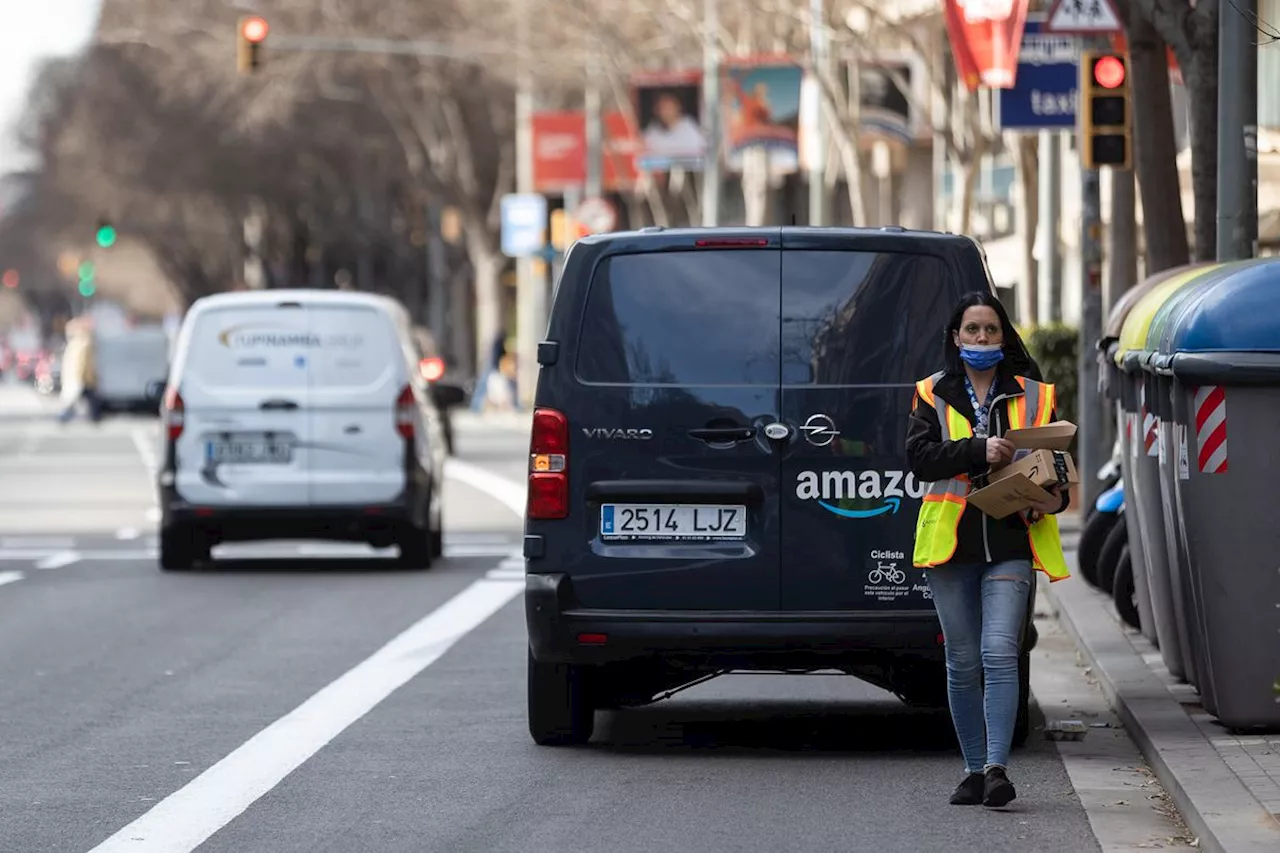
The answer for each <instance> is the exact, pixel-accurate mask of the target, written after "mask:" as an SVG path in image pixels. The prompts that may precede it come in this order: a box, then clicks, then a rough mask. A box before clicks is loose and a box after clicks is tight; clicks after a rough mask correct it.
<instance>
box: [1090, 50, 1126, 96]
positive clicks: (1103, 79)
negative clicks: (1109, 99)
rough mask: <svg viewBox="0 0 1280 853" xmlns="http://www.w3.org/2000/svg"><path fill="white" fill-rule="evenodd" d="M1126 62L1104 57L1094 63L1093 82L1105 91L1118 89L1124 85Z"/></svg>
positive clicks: (1117, 58)
mask: <svg viewBox="0 0 1280 853" xmlns="http://www.w3.org/2000/svg"><path fill="white" fill-rule="evenodd" d="M1124 78H1125V68H1124V61H1123V60H1122V59H1120V58H1119V57H1116V56H1103V57H1100V58H1099V59H1098V60H1097V61H1096V62H1094V63H1093V82H1095V83H1097V84H1098V85H1099V86H1101V87H1102V88H1104V89H1118V88H1120V87H1121V86H1123V85H1124Z"/></svg>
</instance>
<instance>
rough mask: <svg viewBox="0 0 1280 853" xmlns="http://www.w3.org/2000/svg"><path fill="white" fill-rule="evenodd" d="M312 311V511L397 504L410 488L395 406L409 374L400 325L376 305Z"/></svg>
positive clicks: (313, 308)
mask: <svg viewBox="0 0 1280 853" xmlns="http://www.w3.org/2000/svg"><path fill="white" fill-rule="evenodd" d="M307 310H308V312H309V318H310V323H311V332H312V334H314V335H315V336H316V337H317V338H318V339H319V341H320V347H319V348H318V349H316V350H315V351H314V352H313V353H312V362H311V369H310V371H309V373H308V376H309V377H310V381H311V386H310V395H309V397H308V399H309V402H310V409H309V412H310V427H309V435H310V437H311V438H310V445H309V451H310V454H309V457H308V458H309V459H310V462H311V498H310V500H311V503H312V504H313V505H317V504H318V505H351V506H368V505H371V504H380V503H387V502H389V501H392V500H394V499H395V498H397V497H398V496H399V495H400V494H401V492H402V491H403V490H404V487H405V440H404V438H403V437H401V435H400V434H399V433H398V432H397V431H396V424H395V405H396V398H397V397H398V396H399V394H400V391H401V390H402V389H403V388H404V385H405V383H406V378H405V374H406V371H407V368H406V367H405V356H404V353H403V351H402V350H401V348H400V344H399V340H398V338H397V336H396V329H395V324H394V322H393V320H392V318H391V317H390V316H389V315H388V314H387V313H386V312H385V311H384V310H382V309H381V308H379V307H377V306H375V305H368V304H361V303H355V302H352V303H342V302H332V303H324V302H320V303H313V304H311V305H310V306H308V309H307Z"/></svg>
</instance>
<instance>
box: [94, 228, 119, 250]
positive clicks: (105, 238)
mask: <svg viewBox="0 0 1280 853" xmlns="http://www.w3.org/2000/svg"><path fill="white" fill-rule="evenodd" d="M115 244H116V229H114V228H112V227H111V226H110V225H103V226H101V227H100V228H99V229H98V245H99V246H101V247H102V248H104V249H110V248H111V247H112V246H114V245H115Z"/></svg>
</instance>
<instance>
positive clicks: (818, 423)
mask: <svg viewBox="0 0 1280 853" xmlns="http://www.w3.org/2000/svg"><path fill="white" fill-rule="evenodd" d="M800 429H802V430H804V437H805V438H807V439H808V440H809V443H810V444H812V445H813V446H814V447H826V446H827V445H828V444H830V443H831V442H833V441H835V440H836V437H837V436H839V435H840V430H838V429H836V422H835V421H833V420H831V418H829V417H827V416H826V415H810V416H809V420H807V421H805V422H804V426H802V427H800Z"/></svg>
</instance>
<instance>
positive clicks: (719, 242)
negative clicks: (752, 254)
mask: <svg viewBox="0 0 1280 853" xmlns="http://www.w3.org/2000/svg"><path fill="white" fill-rule="evenodd" d="M693 245H694V246H696V247H697V248H699V249H760V248H763V247H765V246H768V245H769V241H768V240H761V239H757V238H747V237H724V238H720V239H715V240H695V241H694V243H693Z"/></svg>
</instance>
